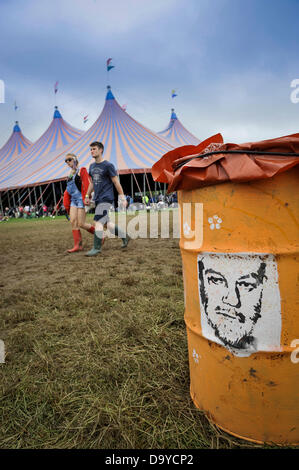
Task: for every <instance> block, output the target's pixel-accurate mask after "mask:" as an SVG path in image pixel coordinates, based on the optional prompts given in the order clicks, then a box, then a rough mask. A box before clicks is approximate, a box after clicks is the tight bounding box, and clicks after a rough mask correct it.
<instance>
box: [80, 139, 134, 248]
mask: <svg viewBox="0 0 299 470" xmlns="http://www.w3.org/2000/svg"><path fill="white" fill-rule="evenodd" d="M90 152H91V156H92V157H93V158H94V160H95V161H94V163H92V164H91V165H90V168H89V175H90V176H91V182H90V184H89V187H88V190H87V194H86V197H85V201H84V202H85V204H86V205H87V206H88V205H89V204H90V195H91V193H92V191H94V201H95V204H96V208H95V216H94V220H95V234H94V246H93V248H92V249H91V250H90V251H88V252H87V253H86V256H96V255H97V254H98V253H100V252H101V249H102V239H103V230H104V225H106V224H107V229H108V230H109V232H111V233H114V234H115V235H116V236H117V237H119V238H121V239H122V242H123V243H122V248H126V247H127V245H128V243H129V240H130V238H129V236H128V235H126V234H125V233H124V232H123V231H122V230H121V229H120V228H119V227H118V226H117V225H115V224H113V223H112V222H110V220H109V209H110V207H111V204H113V201H114V192H113V185H114V186H115V188H116V190H117V192H118V195H119V201H120V203H121V204H122V205H123V206H124V207H126V206H127V201H126V198H125V195H124V192H123V189H122V186H121V184H120V182H119V179H118V177H117V173H116V170H115V167H114V165H113V164H112V163H110V162H108V161H107V160H104V159H103V152H104V145H103V144H102V142H92V143H91V144H90Z"/></svg>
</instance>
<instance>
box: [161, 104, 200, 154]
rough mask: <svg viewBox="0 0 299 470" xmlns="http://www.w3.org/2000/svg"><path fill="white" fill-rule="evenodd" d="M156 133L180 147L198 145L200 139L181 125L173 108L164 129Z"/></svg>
mask: <svg viewBox="0 0 299 470" xmlns="http://www.w3.org/2000/svg"><path fill="white" fill-rule="evenodd" d="M158 135H159V136H161V137H163V138H164V139H166V140H167V141H168V142H170V143H171V144H172V145H173V146H175V147H181V146H182V145H198V144H199V143H200V140H199V139H198V138H197V137H195V136H194V135H193V134H191V132H189V131H188V130H187V129H186V128H185V127H184V126H183V124H182V123H181V121H180V120H179V119H178V117H177V115H176V113H175V111H174V109H173V108H172V110H171V116H170V121H169V124H168V126H167V127H166V129H164V131H161V132H158Z"/></svg>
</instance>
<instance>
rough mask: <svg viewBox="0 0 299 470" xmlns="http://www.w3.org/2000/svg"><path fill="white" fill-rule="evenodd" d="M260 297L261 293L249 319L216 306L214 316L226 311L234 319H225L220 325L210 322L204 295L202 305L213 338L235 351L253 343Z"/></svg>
mask: <svg viewBox="0 0 299 470" xmlns="http://www.w3.org/2000/svg"><path fill="white" fill-rule="evenodd" d="M262 295H263V293H262V292H261V293H260V297H259V300H258V303H257V304H256V305H255V306H254V312H253V315H252V316H250V317H249V318H248V316H247V315H245V314H244V313H242V312H240V311H237V310H236V309H234V308H233V307H230V308H226V309H223V308H221V307H220V306H217V307H216V308H215V310H214V312H213V314H214V315H217V311H219V312H221V311H223V310H227V311H228V312H229V314H230V315H231V316H233V317H235V318H226V319H225V321H223V322H222V323H221V324H216V323H215V322H214V321H213V320H211V318H210V316H209V314H208V305H209V301H208V298H207V296H206V293H205V295H204V299H203V298H202V303H203V307H204V310H205V314H206V317H207V320H208V324H209V325H210V326H211V327H212V328H213V330H214V332H215V336H216V337H217V338H218V339H220V340H221V341H222V342H223V343H224V345H225V346H230V347H233V348H236V349H246V348H247V347H248V346H249V345H250V344H252V343H253V342H254V337H253V336H252V332H253V329H254V326H255V324H256V322H257V321H258V319H259V318H260V317H261V313H260V312H261V307H262ZM203 300H204V301H203ZM246 319H248V320H247V322H248V321H250V324H249V325H246Z"/></svg>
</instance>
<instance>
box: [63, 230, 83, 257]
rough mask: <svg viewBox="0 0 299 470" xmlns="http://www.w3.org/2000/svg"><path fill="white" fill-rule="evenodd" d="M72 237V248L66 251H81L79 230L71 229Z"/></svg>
mask: <svg viewBox="0 0 299 470" xmlns="http://www.w3.org/2000/svg"><path fill="white" fill-rule="evenodd" d="M73 238H74V248H72V249H71V250H67V251H68V253H75V252H76V251H82V250H83V247H82V236H81V232H80V230H73Z"/></svg>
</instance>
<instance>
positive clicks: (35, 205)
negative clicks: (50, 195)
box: [33, 186, 37, 208]
mask: <svg viewBox="0 0 299 470" xmlns="http://www.w3.org/2000/svg"><path fill="white" fill-rule="evenodd" d="M33 192H34V197H35V204H34V207H35V208H37V202H36V201H37V199H36V190H35V186H34V191H33Z"/></svg>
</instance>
